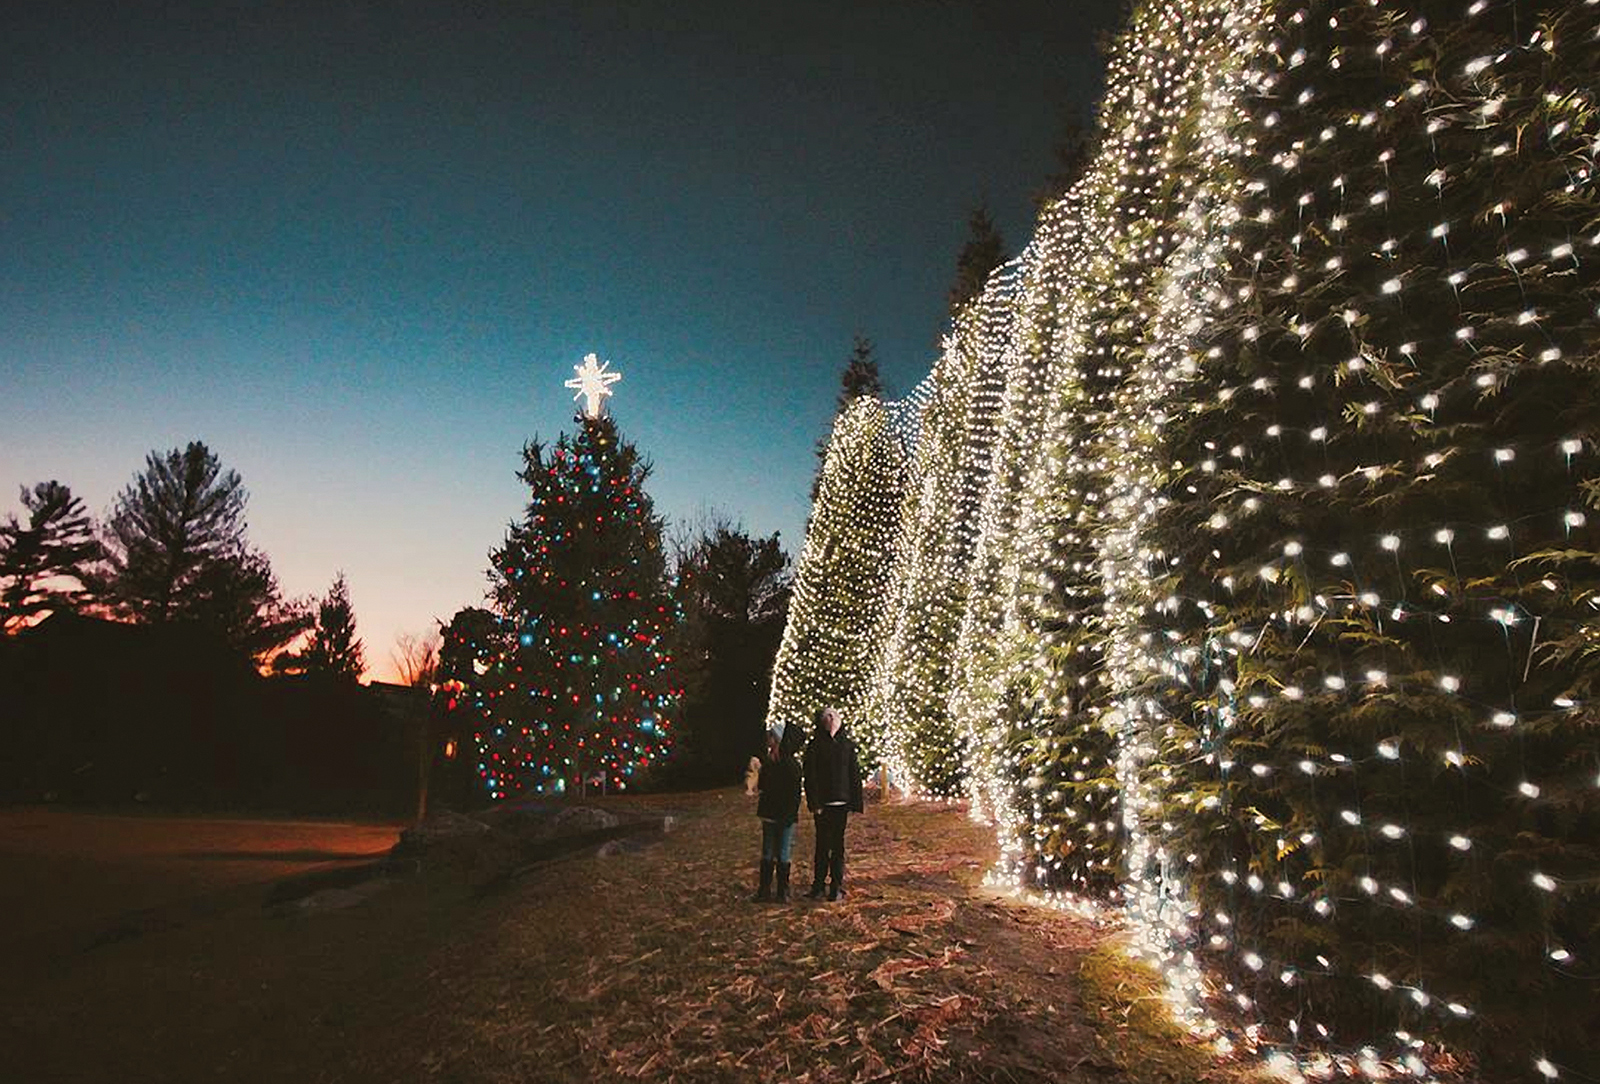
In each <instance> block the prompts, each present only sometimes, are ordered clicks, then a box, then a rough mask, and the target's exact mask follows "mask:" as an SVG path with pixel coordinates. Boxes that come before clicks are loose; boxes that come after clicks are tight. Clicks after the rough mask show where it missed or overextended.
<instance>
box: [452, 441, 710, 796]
mask: <svg viewBox="0 0 1600 1084" xmlns="http://www.w3.org/2000/svg"><path fill="white" fill-rule="evenodd" d="M649 473H650V467H649V464H648V463H647V462H645V461H644V460H643V459H642V458H641V457H640V455H639V452H638V449H636V448H635V447H634V446H633V445H632V444H629V443H628V442H626V441H624V440H622V439H621V437H620V436H619V435H618V432H617V427H616V425H615V423H614V422H612V420H611V419H610V418H608V417H604V416H602V417H599V418H595V417H589V416H580V417H579V418H578V430H577V432H575V433H573V434H570V435H568V434H563V435H562V436H561V437H560V438H559V439H558V440H557V441H556V443H555V444H554V446H551V447H546V446H544V445H541V444H539V443H537V442H535V443H531V444H529V445H527V446H526V447H525V448H524V449H523V468H522V470H521V471H520V472H519V474H518V477H520V478H521V479H522V480H523V481H524V482H526V483H527V485H528V487H529V490H530V497H529V501H528V506H527V511H526V513H525V514H524V516H523V518H522V519H521V520H519V521H517V522H515V523H513V524H512V525H511V528H510V531H509V532H508V534H507V536H506V540H505V543H504V545H502V546H501V547H499V548H498V549H496V550H495V551H494V552H493V553H492V554H491V557H490V559H491V568H490V571H489V578H490V583H491V596H492V598H493V601H494V605H495V609H496V611H497V616H498V622H497V625H498V628H499V629H500V630H503V632H504V635H505V640H504V641H503V643H504V645H505V646H504V647H503V648H502V649H501V650H500V651H499V652H498V653H494V652H493V651H490V652H489V653H488V654H487V655H486V654H485V653H484V651H483V648H484V646H485V645H482V644H476V643H475V644H473V645H471V646H470V647H469V646H464V645H452V644H451V642H450V638H449V637H447V638H446V648H447V649H448V651H447V655H448V657H449V658H451V659H452V660H453V659H454V658H455V656H456V655H458V654H462V653H463V652H465V653H467V654H469V655H470V657H471V662H472V665H471V666H470V669H471V671H472V672H471V673H463V672H462V670H463V669H465V668H463V667H460V666H453V667H452V674H451V676H452V678H453V679H454V680H458V681H460V682H461V683H462V685H463V686H464V689H463V690H462V692H463V693H464V696H462V697H458V703H461V704H468V705H470V706H472V707H474V708H475V709H476V710H477V711H478V712H479V720H478V721H479V723H480V726H479V728H478V729H477V730H475V732H474V736H475V738H476V741H477V745H478V754H479V763H480V770H479V771H480V776H481V779H482V781H483V785H484V787H485V789H486V791H487V793H488V795H489V796H490V797H491V798H496V799H500V798H511V797H516V796H519V795H528V794H537V793H552V792H555V793H560V792H564V791H566V790H567V789H568V788H570V787H573V786H575V785H579V784H581V783H583V782H584V781H587V780H588V779H590V778H592V777H594V776H596V775H599V776H602V777H603V778H604V779H605V781H606V783H607V784H608V785H610V786H615V787H625V786H626V785H627V781H628V780H629V778H631V777H632V776H634V775H635V774H636V773H638V772H639V771H641V770H642V769H644V768H647V767H649V766H650V765H651V764H653V763H655V762H656V761H658V760H659V759H661V758H662V757H663V756H664V755H665V754H666V752H667V750H668V749H669V748H670V745H671V738H670V737H669V732H670V729H671V726H672V722H671V721H672V719H673V717H674V715H675V714H676V711H677V705H678V701H679V698H680V697H681V695H682V689H681V688H680V687H679V683H678V678H677V674H676V666H675V663H674V658H673V654H674V648H675V643H674V640H675V636H676V631H677V626H678V624H679V613H678V608H677V604H676V602H675V601H674V600H673V599H672V597H671V595H670V594H669V592H668V585H667V576H666V559H665V555H664V553H663V550H662V541H661V521H660V519H659V518H658V517H657V516H656V514H655V511H654V508H653V506H652V504H651V501H650V497H649V495H648V494H647V493H646V492H645V491H644V483H645V480H646V478H647V477H648V476H649ZM475 631H479V632H481V630H475ZM480 669H481V672H479V671H480Z"/></svg>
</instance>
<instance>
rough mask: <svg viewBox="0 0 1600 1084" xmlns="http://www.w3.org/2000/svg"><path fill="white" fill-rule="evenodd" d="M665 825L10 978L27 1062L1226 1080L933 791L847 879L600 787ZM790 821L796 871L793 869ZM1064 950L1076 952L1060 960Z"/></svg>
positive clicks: (662, 1075)
mask: <svg viewBox="0 0 1600 1084" xmlns="http://www.w3.org/2000/svg"><path fill="white" fill-rule="evenodd" d="M608 802H609V803H611V804H618V805H625V806H626V807H628V808H630V809H633V810H638V809H640V808H641V807H645V808H653V809H656V810H670V811H671V812H673V813H675V814H677V821H676V824H677V827H676V829H675V830H674V831H673V832H671V833H670V834H667V835H666V836H664V837H655V838H654V839H653V841H645V840H640V839H629V840H625V841H620V843H619V844H618V845H613V846H608V847H606V848H605V849H604V851H603V853H598V854H589V855H585V856H580V857H565V858H562V859H561V860H558V861H551V862H547V863H540V864H538V865H535V866H533V867H532V868H527V869H522V870H519V871H517V875H515V876H506V873H507V871H505V870H503V869H501V870H489V869H467V870H463V869H461V868H450V869H434V870H431V871H425V872H424V873H423V875H422V876H420V877H418V878H415V879H412V880H409V881H404V882H400V883H398V884H395V885H393V886H391V887H388V888H387V889H385V890H384V891H381V892H376V893H372V894H370V895H364V896H363V897H362V898H361V899H360V902H359V903H356V904H355V905H352V906H346V907H341V908H338V909H336V910H332V911H329V912H328V913H314V912H313V913H307V912H306V911H305V909H303V908H302V909H295V908H293V907H285V906H283V905H278V906H276V907H273V908H270V909H268V908H259V907H255V908H243V909H238V910H235V911H232V912H229V913H226V914H221V915H208V916H206V917H205V918H203V919H200V920H196V921H194V922H190V923H188V924H183V925H177V926H174V927H172V928H154V929H146V930H143V931H141V932H140V935H139V936H136V937H132V938H129V939H126V940H122V941H117V942H115V943H110V944H106V943H96V944H93V945H90V946H86V947H85V948H83V949H82V950H81V951H79V952H76V953H75V954H73V955H72V956H71V957H70V958H63V959H60V960H58V961H56V964H55V966H53V967H52V968H50V969H49V970H48V971H47V972H41V973H39V974H35V975H32V976H29V977H28V982H27V995H28V996H27V997H25V998H23V999H19V1001H18V1004H17V1005H15V1006H11V1007H7V1010H6V1016H5V1021H4V1024H3V1025H0V1029H3V1030H0V1039H3V1040H5V1041H6V1042H7V1044H8V1047H9V1048H10V1049H12V1050H15V1051H17V1052H18V1053H19V1054H20V1055H21V1057H22V1058H23V1059H24V1060H23V1062H22V1063H21V1064H24V1065H28V1066H29V1067H30V1068H31V1069H32V1071H33V1075H31V1076H30V1077H29V1079H44V1080H52V1079H60V1080H78V1079H84V1080H89V1079H106V1076H105V1073H106V1072H107V1071H110V1070H111V1069H112V1068H113V1067H114V1068H115V1075H116V1077H117V1078H118V1079H122V1080H144V1079H150V1080H160V1079H168V1080H194V1079H211V1078H214V1077H216V1076H218V1075H219V1074H226V1075H227V1076H228V1077H230V1078H231V1079H233V1080H246V1081H248V1080H280V1079H295V1080H301V1081H326V1082H330V1084H331V1082H335V1081H368V1080H371V1081H378V1080H382V1081H392V1080H408V1081H412V1080H418V1081H443V1082H462V1084H465V1082H479V1081H483V1082H491V1081H493V1082H498V1081H505V1082H511V1081H517V1082H528V1081H572V1080H613V1079H622V1080H627V1079H638V1080H661V1081H722V1080H727V1081H734V1080H738V1081H749V1080H794V1081H811V1082H815V1084H823V1082H857V1084H864V1082H870V1081H889V1080H895V1081H1035V1080H1054V1081H1069V1082H1070V1081H1105V1082H1107V1084H1124V1082H1126V1084H1132V1082H1140V1084H1143V1082H1147V1081H1148V1082H1161V1084H1169V1082H1170V1084H1177V1082H1179V1081H1194V1080H1201V1079H1214V1080H1219V1081H1220V1080H1225V1079H1228V1078H1230V1077H1232V1076H1234V1075H1235V1073H1234V1071H1233V1070H1231V1069H1229V1068H1228V1067H1225V1066H1219V1065H1217V1064H1216V1063H1214V1062H1213V1061H1211V1060H1210V1059H1209V1058H1208V1057H1207V1056H1206V1055H1205V1054H1204V1052H1203V1051H1202V1050H1200V1049H1199V1048H1197V1047H1195V1046H1193V1045H1190V1044H1189V1043H1188V1042H1187V1041H1186V1040H1184V1039H1182V1038H1180V1037H1178V1036H1177V1035H1175V1034H1168V1033H1163V1032H1161V1031H1160V1030H1159V1028H1155V1027H1153V1026H1152V1025H1150V1024H1148V1023H1147V1022H1145V1021H1146V1020H1147V1019H1148V1018H1151V1017H1152V1015H1155V1014H1150V1013H1148V1012H1147V1011H1146V1010H1147V1009H1148V1008H1149V1006H1150V1004H1151V1000H1152V999H1153V998H1154V996H1155V993H1154V991H1153V988H1151V987H1150V986H1149V985H1148V984H1146V983H1143V982H1142V981H1141V976H1139V975H1138V974H1137V973H1136V972H1134V971H1133V970H1131V969H1129V968H1127V966H1126V965H1125V964H1124V963H1123V962H1122V961H1124V960H1125V956H1124V955H1123V954H1122V953H1120V952H1119V951H1118V950H1117V948H1116V945H1115V941H1114V933H1113V932H1112V931H1109V930H1107V929H1104V928H1098V927H1095V926H1093V925H1091V924H1088V923H1085V922H1084V921H1082V920H1081V919H1077V918H1074V917H1071V916H1069V915H1066V914H1062V913H1059V912H1053V911H1048V910H1043V909H1039V908H1034V907H1028V906H1025V905H1021V904H1017V903H1014V902H1011V901H1009V900H1007V899H1005V898H1003V897H1001V896H999V895H998V894H996V893H993V892H991V891H989V890H986V889H985V888H984V887H983V886H982V884H981V880H982V873H983V870H984V869H985V868H986V867H987V865H988V863H989V861H990V857H991V855H992V853H993V846H994V841H993V837H992V835H991V834H990V833H989V832H988V831H987V830H986V829H984V828H982V827H980V826H977V825H974V824H972V823H971V822H970V821H969V820H968V819H967V818H966V817H965V816H964V815H963V813H962V812H961V811H960V810H959V809H957V808H954V807H948V806H943V805H935V804H923V803H903V804H902V803H887V804H884V803H876V804H872V805H870V806H869V808H868V812H867V813H866V815H864V816H861V817H856V818H852V821H851V826H850V835H849V850H850V855H851V862H850V866H849V870H848V872H847V885H848V887H849V893H848V895H847V896H846V898H845V899H843V900H840V901H838V902H836V903H826V902H811V901H806V900H797V901H795V902H793V903H790V904H787V905H775V904H754V903H750V902H748V900H747V897H748V896H749V895H750V893H751V891H752V889H753V888H754V880H755V860H756V857H757V852H758V849H759V829H758V825H757V822H756V819H755V817H754V811H753V806H752V803H751V800H749V799H746V798H745V797H744V796H743V795H742V794H740V793H738V792H736V791H715V792H708V793H704V794H697V795H670V796H658V797H650V798H634V799H621V800H619V799H610V800H608ZM810 843H811V836H810V826H809V825H808V824H802V826H801V832H800V837H799V839H798V840H797V843H796V859H797V861H796V863H795V881H796V887H797V888H798V889H799V890H801V891H803V890H804V888H805V887H806V884H807V882H808V879H809V873H810V866H809V849H810ZM1086 961H1087V962H1088V963H1089V966H1088V967H1085V962H1086Z"/></svg>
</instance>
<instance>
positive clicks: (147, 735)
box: [0, 613, 426, 815]
mask: <svg viewBox="0 0 1600 1084" xmlns="http://www.w3.org/2000/svg"><path fill="white" fill-rule="evenodd" d="M0 689H4V690H5V710H4V712H3V713H0V799H3V800H10V801H62V802H75V803H94V804H99V803H105V804H122V803H128V802H141V803H144V802H148V803H151V804H153V805H158V806H161V807H165V808H194V809H262V810H269V809H270V810H294V811H296V812H302V813H371V814H386V815H396V814H406V813H409V812H411V811H412V810H413V809H414V807H415V804H416V781H417V777H418V772H417V764H416V758H417V756H418V755H419V754H418V750H419V749H420V747H421V743H420V740H419V739H420V734H419V728H420V727H421V726H422V725H423V723H424V720H425V718H426V699H425V694H422V693H420V692H419V693H417V694H412V693H411V690H408V689H402V688H398V687H390V686H367V687H363V686H360V685H357V684H355V683H353V682H348V681H339V680H334V679H329V678H325V677H321V676H318V675H304V676H295V677H285V676H271V677H268V676H262V675H261V674H259V673H258V672H257V671H256V670H255V668H254V667H253V666H251V665H250V663H249V662H248V661H247V660H245V659H241V658H240V657H239V656H238V655H237V654H236V653H234V652H232V651H230V650H229V649H228V647H227V646H226V645H225V644H222V643H219V642H218V641H217V640H215V639H214V638H212V637H209V636H206V635H205V634H204V633H203V632H201V631H199V630H196V629H194V628H192V627H188V626H182V625H173V626H155V625H132V624H121V623H116V622H110V621H103V620H98V619H95V618H89V617H83V616H79V615H75V614H70V613H61V614H57V615H55V616H52V617H51V618H49V619H47V620H45V621H44V622H42V623H40V624H39V625H37V626H35V627H33V628H29V629H25V630H23V631H22V632H20V633H18V634H16V635H15V636H11V637H7V638H4V639H0Z"/></svg>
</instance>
